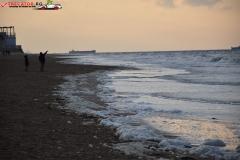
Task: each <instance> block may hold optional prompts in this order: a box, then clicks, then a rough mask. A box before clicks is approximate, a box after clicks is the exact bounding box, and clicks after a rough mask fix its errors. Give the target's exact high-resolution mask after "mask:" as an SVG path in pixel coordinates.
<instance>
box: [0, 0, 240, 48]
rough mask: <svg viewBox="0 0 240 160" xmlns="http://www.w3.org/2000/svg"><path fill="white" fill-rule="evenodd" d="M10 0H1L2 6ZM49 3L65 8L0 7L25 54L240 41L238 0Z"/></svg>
mask: <svg viewBox="0 0 240 160" xmlns="http://www.w3.org/2000/svg"><path fill="white" fill-rule="evenodd" d="M8 1H11V0H0V4H4V3H5V2H8ZM15 1H19V0H15ZM21 1H24V0H21ZM32 1H33V2H37V0H32ZM38 2H43V3H46V2H47V0H44V1H40V0H39V1H38ZM53 3H60V4H61V5H62V7H63V9H61V10H58V11H38V10H33V9H30V8H9V7H8V6H7V7H5V8H0V26H14V27H15V31H16V34H17V44H18V45H22V48H23V50H24V51H25V52H27V53H39V52H40V51H45V50H49V52H50V53H64V52H68V51H69V50H71V49H75V50H92V49H95V50H97V52H111V51H114V52H117V51H162V50H163V51H169V50H207V49H230V48H231V46H239V45H240V0H53Z"/></svg>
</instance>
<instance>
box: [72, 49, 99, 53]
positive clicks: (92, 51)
mask: <svg viewBox="0 0 240 160" xmlns="http://www.w3.org/2000/svg"><path fill="white" fill-rule="evenodd" d="M69 53H96V50H90V51H78V50H76V51H75V50H71V51H69Z"/></svg>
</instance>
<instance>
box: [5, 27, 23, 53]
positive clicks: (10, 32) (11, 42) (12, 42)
mask: <svg viewBox="0 0 240 160" xmlns="http://www.w3.org/2000/svg"><path fill="white" fill-rule="evenodd" d="M3 50H9V51H11V52H22V53H23V51H22V46H21V45H16V33H15V30H14V26H10V27H0V51H3Z"/></svg>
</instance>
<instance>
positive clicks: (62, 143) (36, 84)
mask: <svg viewBox="0 0 240 160" xmlns="http://www.w3.org/2000/svg"><path fill="white" fill-rule="evenodd" d="M23 56H24V55H23V54H16V55H11V56H0V88H1V89H0V90H1V92H0V106H1V107H0V112H1V114H0V126H1V131H0V145H1V151H0V159H139V157H138V156H134V155H125V154H124V153H121V152H119V151H117V150H113V149H112V148H111V147H107V146H111V145H112V144H116V143H121V142H122V141H121V140H119V137H117V136H115V135H114V133H115V132H114V130H111V129H109V128H106V127H104V126H101V125H99V122H98V118H97V117H92V116H87V115H81V116H79V115H76V114H74V113H71V112H67V111H64V110H60V109H58V108H57V107H58V106H59V105H61V106H63V105H64V104H65V103H67V102H66V100H65V99H63V98H61V97H58V96H54V95H53V92H54V91H56V90H57V89H58V88H57V85H59V84H61V83H62V82H63V81H64V80H63V78H61V76H63V75H72V74H84V73H89V72H94V71H97V70H113V69H117V68H118V67H110V66H93V65H71V64H61V63H58V62H57V61H59V59H57V58H55V57H54V55H50V54H47V55H46V64H45V70H44V72H40V62H39V61H38V55H32V54H30V55H28V57H29V63H30V65H29V71H27V72H26V71H25V66H24V57H23ZM92 83H93V84H92V85H93V86H96V85H97V84H96V83H97V82H94V81H93V82H92ZM92 98H93V99H94V101H96V102H97V103H99V104H103V103H104V102H101V101H100V99H99V98H98V97H92ZM86 121H94V122H95V123H92V124H89V125H83V122H86ZM157 157H163V158H173V157H174V156H173V155H171V154H168V153H158V155H157ZM141 158H142V159H144V157H141ZM174 159H175V158H174ZM179 159H202V158H196V157H194V156H191V158H190V157H188V158H187V157H182V158H179Z"/></svg>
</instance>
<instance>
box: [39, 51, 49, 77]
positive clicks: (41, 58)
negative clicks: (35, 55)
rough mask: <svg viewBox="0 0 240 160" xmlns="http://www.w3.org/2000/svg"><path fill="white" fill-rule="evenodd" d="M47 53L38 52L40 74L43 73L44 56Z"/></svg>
mask: <svg viewBox="0 0 240 160" xmlns="http://www.w3.org/2000/svg"><path fill="white" fill-rule="evenodd" d="M47 52H48V51H46V52H45V53H42V52H40V55H39V61H40V63H41V67H40V72H41V71H42V72H43V71H44V65H45V61H46V60H45V55H46V54H47Z"/></svg>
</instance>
